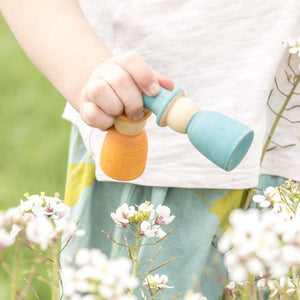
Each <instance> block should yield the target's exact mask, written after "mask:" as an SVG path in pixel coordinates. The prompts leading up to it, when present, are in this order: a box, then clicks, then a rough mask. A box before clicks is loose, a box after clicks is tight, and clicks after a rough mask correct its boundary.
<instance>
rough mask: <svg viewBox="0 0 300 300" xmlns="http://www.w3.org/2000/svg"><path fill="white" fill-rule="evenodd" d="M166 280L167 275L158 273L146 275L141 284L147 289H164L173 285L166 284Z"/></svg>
mask: <svg viewBox="0 0 300 300" xmlns="http://www.w3.org/2000/svg"><path fill="white" fill-rule="evenodd" d="M167 282H168V276H167V275H161V276H159V275H158V274H155V275H154V276H153V275H148V276H147V277H146V278H145V279H143V285H145V286H146V287H147V289H148V290H152V289H153V290H154V291H159V290H165V289H172V288H173V286H168V285H166V283H167Z"/></svg>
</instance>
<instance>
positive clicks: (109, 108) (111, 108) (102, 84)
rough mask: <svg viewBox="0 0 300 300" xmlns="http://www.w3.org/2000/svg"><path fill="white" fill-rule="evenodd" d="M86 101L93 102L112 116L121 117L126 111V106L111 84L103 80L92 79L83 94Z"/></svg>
mask: <svg viewBox="0 0 300 300" xmlns="http://www.w3.org/2000/svg"><path fill="white" fill-rule="evenodd" d="M83 97H84V100H87V101H92V102H94V103H95V104H96V105H98V106H99V107H101V109H102V110H104V112H106V113H107V114H108V115H111V116H115V117H117V116H119V115H120V114H122V113H123V111H124V105H123V103H122V101H121V100H120V99H119V97H118V96H117V95H116V93H115V92H114V91H113V90H112V88H111V87H110V86H109V84H108V83H107V82H106V81H104V80H103V79H100V78H96V79H91V80H89V82H88V83H87V85H86V88H85V91H84V93H83Z"/></svg>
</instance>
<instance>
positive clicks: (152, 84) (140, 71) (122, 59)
mask: <svg viewBox="0 0 300 300" xmlns="http://www.w3.org/2000/svg"><path fill="white" fill-rule="evenodd" d="M115 61H116V62H117V63H118V64H119V65H120V66H121V67H122V68H123V69H124V70H126V71H127V72H128V73H129V74H130V75H131V77H132V78H133V80H134V81H135V82H136V84H137V85H138V87H139V88H140V89H141V91H142V92H143V93H144V94H146V95H148V96H156V95H157V94H158V93H159V83H158V80H157V79H156V77H155V76H154V73H153V71H152V70H151V68H150V67H149V65H148V64H147V63H146V62H145V60H144V59H143V58H142V57H141V56H140V55H139V54H136V53H133V52H130V53H126V54H124V55H121V56H118V57H116V58H115Z"/></svg>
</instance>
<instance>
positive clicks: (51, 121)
mask: <svg viewBox="0 0 300 300" xmlns="http://www.w3.org/2000/svg"><path fill="white" fill-rule="evenodd" d="M0 99H1V102H0V145H1V146H0V198H1V200H0V210H1V209H6V208H8V207H11V206H14V205H17V204H18V203H19V200H20V198H21V197H22V196H23V194H24V193H25V192H28V193H30V194H36V193H40V192H41V191H45V192H46V194H47V195H54V193H55V192H59V193H60V194H61V195H62V197H63V193H64V185H65V174H66V166H67V152H68V150H67V149H68V142H69V129H70V124H68V123H67V122H66V121H64V120H62V119H61V114H62V112H63V108H64V105H65V101H64V100H63V99H62V97H61V96H60V95H59V94H58V93H57V91H56V90H55V89H54V88H53V87H52V86H51V84H50V83H49V82H48V81H47V80H46V79H45V78H44V77H43V75H41V73H40V72H39V71H38V70H37V69H36V68H35V67H34V66H33V65H32V63H31V62H30V60H29V59H28V58H27V56H26V55H25V54H24V52H23V50H22V49H21V48H20V47H19V45H18V44H17V42H16V41H15V39H14V37H13V35H12V34H11V32H10V31H9V29H8V27H7V25H6V24H5V22H4V20H3V18H2V16H1V15H0ZM12 251H13V249H12ZM40 272H43V268H41V270H40ZM35 288H36V289H37V291H38V292H39V293H40V299H43V300H47V299H50V295H49V294H50V292H49V287H48V286H47V285H45V284H37V285H36V286H35ZM0 291H1V292H0V300H4V299H9V296H8V293H9V277H8V276H7V274H6V273H5V272H4V271H3V269H2V268H1V267H0ZM26 299H28V300H31V299H36V298H35V297H34V296H33V294H32V295H31V297H28V298H26Z"/></svg>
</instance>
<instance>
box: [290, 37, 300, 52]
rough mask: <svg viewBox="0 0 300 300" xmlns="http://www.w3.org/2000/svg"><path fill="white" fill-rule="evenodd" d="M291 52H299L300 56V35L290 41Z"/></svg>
mask: <svg viewBox="0 0 300 300" xmlns="http://www.w3.org/2000/svg"><path fill="white" fill-rule="evenodd" d="M289 46H290V49H289V53H291V54H298V55H299V56H300V37H299V38H297V39H294V40H290V41H289Z"/></svg>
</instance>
